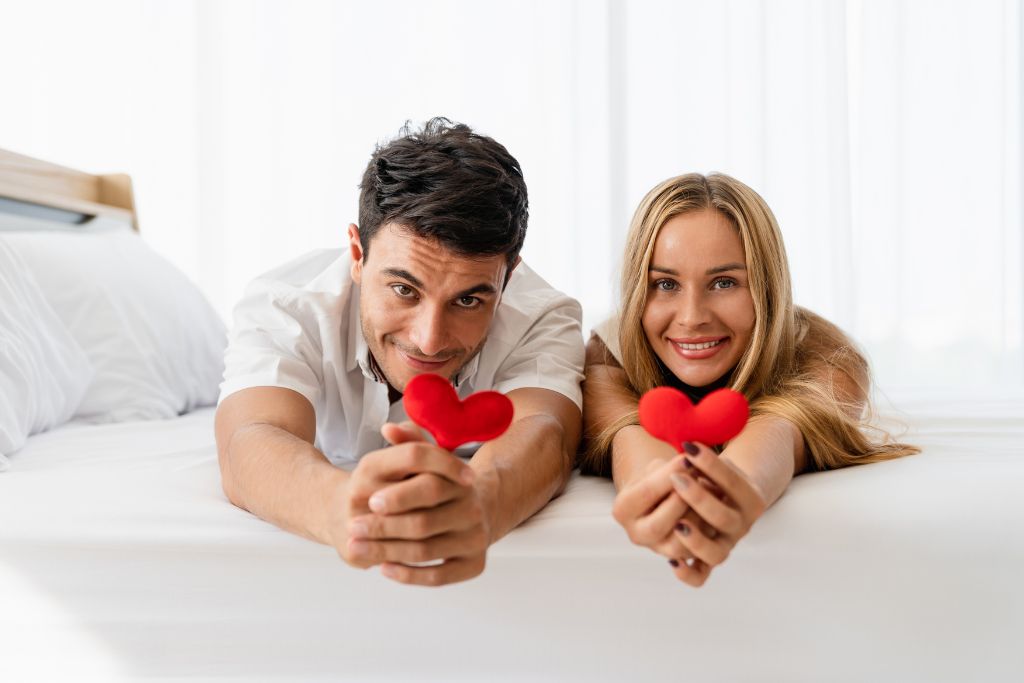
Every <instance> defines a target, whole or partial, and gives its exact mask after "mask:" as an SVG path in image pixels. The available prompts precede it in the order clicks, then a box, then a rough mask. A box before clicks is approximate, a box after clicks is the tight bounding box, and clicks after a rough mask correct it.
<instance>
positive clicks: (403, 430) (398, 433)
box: [380, 420, 427, 446]
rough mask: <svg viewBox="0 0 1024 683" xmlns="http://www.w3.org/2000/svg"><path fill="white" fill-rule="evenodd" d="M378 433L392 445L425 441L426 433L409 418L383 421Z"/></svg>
mask: <svg viewBox="0 0 1024 683" xmlns="http://www.w3.org/2000/svg"><path fill="white" fill-rule="evenodd" d="M380 434H381V436H383V437H384V438H385V439H387V442H388V443H389V444H391V445H392V446H397V445H398V444H400V443H409V442H411V441H427V435H426V434H425V433H424V432H423V430H422V429H420V428H419V427H417V426H416V423H415V422H412V421H410V420H406V421H405V422H401V423H395V422H385V423H384V426H382V427H381V428H380Z"/></svg>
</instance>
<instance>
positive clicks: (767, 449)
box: [721, 416, 805, 505]
mask: <svg viewBox="0 0 1024 683" xmlns="http://www.w3.org/2000/svg"><path fill="white" fill-rule="evenodd" d="M804 450H805V449H804V440H803V437H802V436H801V434H800V430H799V429H797V428H796V427H795V426H794V425H793V423H791V422H790V421H789V420H785V419H783V418H779V417H770V416H762V417H756V418H754V419H752V420H751V421H750V422H748V423H747V426H746V427H744V428H743V431H742V432H740V435H739V436H737V437H736V438H735V439H733V440H732V441H730V442H729V444H728V445H727V446H726V448H725V450H724V451H722V455H721V457H722V458H723V459H725V460H728V461H729V462H731V463H732V464H733V465H735V466H736V467H737V468H738V469H739V470H741V471H742V472H743V473H744V474H745V475H746V476H747V478H748V479H749V480H750V481H751V483H753V484H754V486H756V487H757V489H758V490H759V491H760V492H761V495H762V497H763V498H764V501H765V503H766V504H768V505H771V504H772V503H774V502H775V501H776V500H778V499H779V496H781V495H782V493H783V492H784V491H785V490H786V487H787V486H789V482H791V481H792V480H793V476H794V475H795V474H796V473H798V472H800V471H801V470H803V468H804V462H805V454H804Z"/></svg>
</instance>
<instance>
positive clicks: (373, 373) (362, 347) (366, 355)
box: [345, 282, 384, 382]
mask: <svg viewBox="0 0 1024 683" xmlns="http://www.w3.org/2000/svg"><path fill="white" fill-rule="evenodd" d="M348 349H349V353H348V358H347V359H346V363H345V369H346V370H347V371H349V372H352V371H353V370H355V369H356V366H358V367H359V369H360V370H361V371H362V373H363V377H365V378H366V379H368V380H371V381H373V382H382V381H384V380H383V377H381V376H380V375H379V374H378V372H377V370H376V367H375V366H376V363H374V362H373V360H372V359H371V357H370V347H369V345H368V344H367V343H366V339H365V338H363V325H362V321H361V320H360V318H359V285H357V284H356V283H354V282H353V283H352V292H351V296H350V297H349V308H348Z"/></svg>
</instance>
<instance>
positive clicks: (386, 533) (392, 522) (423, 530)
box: [349, 498, 475, 541]
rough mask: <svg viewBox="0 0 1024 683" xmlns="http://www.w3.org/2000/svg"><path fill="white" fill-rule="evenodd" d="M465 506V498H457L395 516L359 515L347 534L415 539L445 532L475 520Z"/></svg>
mask: <svg viewBox="0 0 1024 683" xmlns="http://www.w3.org/2000/svg"><path fill="white" fill-rule="evenodd" d="M468 508H469V501H468V499H465V498H460V499H456V500H453V501H451V502H448V503H445V504H444V505H440V506H438V507H435V508H430V509H428V510H418V511H416V512H408V513H404V514H398V515H363V516H360V517H356V518H354V519H353V520H352V521H351V522H350V523H349V536H350V537H351V538H366V539H371V540H380V539H405V540H410V541H419V540H423V539H426V538H430V537H431V536H437V535H439V534H443V533H446V532H449V531H464V530H465V529H469V528H471V527H472V526H473V524H474V523H475V521H474V519H473V516H472V515H470V514H468Z"/></svg>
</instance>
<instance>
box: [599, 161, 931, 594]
mask: <svg viewBox="0 0 1024 683" xmlns="http://www.w3.org/2000/svg"><path fill="white" fill-rule="evenodd" d="M620 310H621V313H620V316H619V317H618V319H616V320H612V321H609V322H608V323H606V324H604V325H602V326H600V327H599V328H598V329H597V330H595V331H594V332H595V333H594V336H592V337H591V339H590V341H589V342H588V345H587V368H586V381H585V383H584V427H585V430H586V436H587V451H586V453H585V454H584V456H583V460H582V462H581V466H582V468H583V470H584V471H589V472H595V473H602V474H608V473H610V474H611V475H612V478H613V479H614V481H615V484H616V487H617V488H618V491H619V492H618V495H617V497H616V499H615V506H614V516H615V519H616V520H617V521H618V522H619V523H620V524H621V525H622V526H623V527H625V528H626V531H627V532H628V533H629V537H630V539H631V540H632V541H633V542H634V543H636V544H638V545H642V546H645V547H648V548H650V549H652V550H654V551H655V552H657V553H659V554H661V555H664V556H665V557H667V558H668V560H669V563H670V564H671V565H672V567H673V571H674V572H675V574H676V576H677V577H678V578H679V579H680V580H682V581H684V582H686V583H688V584H690V585H693V586H700V585H702V584H703V583H704V581H706V580H707V578H708V575H709V573H710V571H711V569H712V568H713V567H714V566H717V565H719V564H721V563H722V562H724V561H725V559H726V558H727V557H728V555H729V552H730V551H731V550H732V548H733V547H734V546H735V544H736V543H737V541H739V540H740V539H741V538H742V537H743V536H744V535H745V534H746V533H747V532H748V531H749V530H750V527H751V525H752V524H753V523H754V522H755V521H756V520H757V518H758V517H759V516H760V515H761V514H762V513H763V512H764V510H765V509H766V508H767V507H768V506H769V505H771V504H772V503H773V502H775V501H776V500H777V499H778V498H779V496H781V495H782V492H783V491H784V490H785V489H786V487H787V486H788V485H789V482H790V481H791V480H792V478H793V476H794V475H796V474H799V473H801V472H804V471H811V470H823V469H832V468H837V467H844V466H846V465H852V464H859V463H869V462H877V461H881V460H888V459H891V458H896V457H900V456H903V455H909V454H912V453H917V452H918V449H917V448H915V447H913V446H909V445H906V444H900V443H895V442H893V441H892V440H891V439H890V438H889V437H888V435H886V434H885V433H884V432H881V431H878V430H874V431H875V436H874V437H872V436H869V434H870V433H871V432H872V429H871V428H870V425H869V424H868V422H867V420H866V418H865V412H866V408H867V402H868V400H867V397H868V387H869V384H870V379H869V374H868V366H867V363H866V361H865V360H864V358H863V356H862V355H861V354H860V353H858V352H857V350H856V349H855V347H854V344H853V342H852V341H851V340H850V339H849V338H848V337H846V335H845V334H843V332H842V331H841V330H839V328H837V327H836V326H835V325H832V324H831V323H829V322H828V321H826V320H824V319H823V318H821V317H819V316H817V315H815V314H813V313H811V312H810V311H808V310H805V309H802V308H799V307H794V305H793V302H792V294H791V286H790V278H789V268H788V265H787V262H786V254H785V249H784V247H783V243H782V235H781V234H780V232H779V228H778V225H777V224H776V222H775V217H774V216H773V215H772V212H771V210H770V209H769V208H768V206H767V205H766V204H765V202H764V200H763V199H762V198H761V197H760V196H759V195H758V194H757V193H756V192H754V191H753V190H751V189H750V188H749V187H747V186H746V185H744V184H743V183H741V182H739V181H737V180H735V179H733V178H730V177H728V176H725V175H719V174H715V175H710V176H707V177H704V176H702V175H699V174H689V175H684V176H679V177H677V178H671V179H669V180H666V181H665V182H663V183H661V184H660V185H658V186H657V187H655V188H654V189H653V190H651V191H650V192H649V193H648V194H647V196H646V197H644V199H643V201H642V202H641V203H640V206H639V207H638V208H637V211H636V214H635V215H634V216H633V221H632V223H631V225H630V231H629V237H628V238H627V241H626V254H625V259H624V263H623V269H622V301H621V309H620ZM661 385H669V386H674V387H676V388H678V389H680V390H682V391H683V392H685V393H686V394H687V395H688V396H689V397H690V399H691V400H692V401H694V402H696V401H698V400H700V399H701V398H702V397H703V396H704V395H706V394H707V393H709V392H710V391H712V390H714V389H718V388H720V387H731V388H733V389H735V390H736V391H739V392H741V393H742V394H744V395H745V396H746V398H747V400H748V401H749V402H750V408H751V413H750V415H751V416H750V420H749V421H748V423H747V425H746V427H745V428H744V429H743V431H742V432H741V433H740V434H739V435H738V436H736V437H735V438H734V439H733V440H732V441H730V442H729V443H728V444H726V445H725V446H724V448H723V449H721V455H720V457H715V451H713V450H711V449H710V448H708V446H706V445H704V444H691V443H687V444H685V449H684V450H685V454H680V455H677V454H676V453H675V451H674V449H673V448H672V447H670V446H668V445H667V444H665V443H663V442H661V441H658V440H657V439H655V438H654V437H652V436H650V435H649V434H647V433H646V432H645V431H644V430H643V429H642V428H641V427H640V426H639V420H638V418H637V402H638V400H639V397H640V396H641V395H642V394H643V393H644V392H646V391H648V390H649V389H651V388H653V387H655V386H661Z"/></svg>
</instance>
